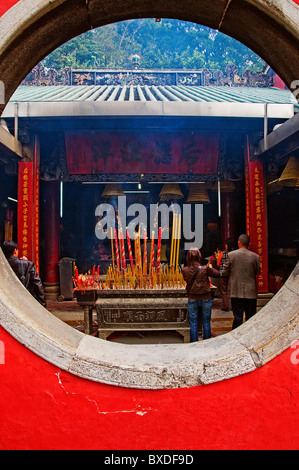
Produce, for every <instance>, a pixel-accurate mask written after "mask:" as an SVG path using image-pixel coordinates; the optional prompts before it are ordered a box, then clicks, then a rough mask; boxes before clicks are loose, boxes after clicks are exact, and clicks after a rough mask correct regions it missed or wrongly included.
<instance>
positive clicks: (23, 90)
mask: <svg viewBox="0 0 299 470" xmlns="http://www.w3.org/2000/svg"><path fill="white" fill-rule="evenodd" d="M10 101H11V102H75V101H87V102H103V101H107V102H111V101H114V102H123V101H126V102H130V101H133V102H146V101H160V102H161V101H162V102H165V101H167V102H169V101H172V102H228V103H273V104H294V105H296V104H298V103H297V101H296V99H295V97H294V95H293V94H292V93H291V92H290V91H288V90H280V89H277V88H250V87H226V86H223V87H222V86H220V87H219V86H217V87H216V86H182V85H178V86H174V85H172V86H128V87H127V86H113V85H111V86H107V85H104V86H101V85H99V86H90V85H89V86H20V87H19V88H18V89H17V90H16V91H15V93H14V94H13V96H12V97H11V100H10Z"/></svg>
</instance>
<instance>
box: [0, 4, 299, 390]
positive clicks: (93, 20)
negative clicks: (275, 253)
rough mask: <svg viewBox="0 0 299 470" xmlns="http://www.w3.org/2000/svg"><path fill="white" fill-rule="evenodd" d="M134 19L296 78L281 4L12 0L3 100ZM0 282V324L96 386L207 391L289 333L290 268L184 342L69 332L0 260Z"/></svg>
mask: <svg viewBox="0 0 299 470" xmlns="http://www.w3.org/2000/svg"><path fill="white" fill-rule="evenodd" d="M141 17H153V18H155V17H158V18H161V17H162V18H163V17H164V18H179V19H182V20H186V21H192V22H197V23H200V24H204V25H207V26H210V27H212V28H214V29H218V30H219V31H221V32H224V33H226V34H228V35H230V36H232V37H234V38H236V39H238V40H239V41H241V42H242V43H244V44H245V45H246V46H248V47H250V48H251V49H252V50H254V51H255V52H256V53H257V54H259V55H260V56H261V57H263V59H264V60H266V61H267V63H268V64H269V65H270V66H271V67H272V68H273V69H274V70H275V71H276V72H277V73H278V75H279V76H280V77H281V78H282V79H283V80H284V81H285V82H286V83H287V85H288V86H289V87H291V84H292V82H293V81H295V80H296V79H299V61H298V50H299V27H298V25H299V8H298V7H297V6H296V5H295V4H294V3H293V2H292V1H291V0H215V1H214V2H210V0H202V1H201V2H200V3H198V1H197V0H184V1H181V2H178V1H177V0H165V1H164V2H163V4H161V2H158V1H156V2H153V1H150V0H134V1H132V0H114V1H113V2H112V1H110V0H102V1H98V0H88V1H86V0H53V1H51V2H49V1H48V0H20V1H19V2H18V3H17V4H16V5H15V6H14V7H12V8H11V9H10V10H9V11H8V12H7V13H6V14H4V15H3V17H2V18H0V34H1V39H0V54H1V62H0V80H1V81H2V82H3V84H4V86H5V95H6V96H5V100H6V102H7V101H8V100H9V98H10V96H11V95H12V93H13V92H14V91H15V89H16V88H17V87H18V85H19V84H20V83H21V81H22V80H23V78H25V77H26V75H27V74H28V73H29V72H30V70H31V69H32V68H33V67H34V66H35V65H36V64H37V63H38V62H39V61H40V60H41V59H43V58H44V57H45V56H46V55H47V54H49V53H50V52H51V51H52V50H54V49H55V48H56V47H58V46H59V45H61V44H63V43H64V42H66V41H67V40H69V39H71V38H72V37H74V36H77V35H78V34H81V33H83V32H85V31H87V30H89V29H91V28H92V27H98V26H102V25H104V24H108V23H113V22H116V21H121V20H126V19H133V18H141ZM4 107H5V104H2V105H1V108H0V109H1V110H3V108H4ZM0 279H1V282H0V324H1V326H2V327H3V328H4V329H6V330H7V331H8V332H9V333H10V334H11V335H12V336H13V337H14V338H15V339H17V340H18V341H19V342H20V343H22V344H24V345H25V346H26V347H27V348H29V349H30V350H32V351H33V352H34V353H36V354H37V355H38V356H40V357H42V358H43V359H45V360H47V361H49V362H50V363H52V364H54V365H56V366H57V367H59V368H61V369H63V370H66V371H68V372H70V373H72V374H75V375H77V376H79V377H83V378H85V379H89V380H93V381H96V382H102V383H107V384H113V385H119V386H123V387H132V388H144V389H161V388H178V387H190V386H195V385H203V384H210V383H213V382H217V381H219V380H224V379H229V378H231V377H235V376H238V375H241V374H245V373H247V372H251V371H254V370H255V369H256V368H258V367H261V366H262V365H264V364H265V363H267V362H268V361H270V360H271V359H272V358H274V357H275V356H277V355H278V354H280V353H281V352H282V351H284V350H285V349H287V348H288V347H290V346H291V345H292V344H293V343H294V342H295V341H296V340H297V339H298V336H299V334H298V333H299V315H298V313H299V310H298V305H299V287H298V285H299V263H298V264H297V266H296V268H295V269H294V271H293V273H292V274H291V276H290V278H289V279H288V280H287V282H286V283H285V285H284V286H283V287H282V289H281V290H280V291H279V292H278V293H277V294H276V295H275V296H274V297H273V299H272V300H271V301H270V302H269V303H268V304H267V305H266V306H265V307H264V308H263V309H262V310H260V312H258V313H257V314H256V315H255V316H254V317H253V318H252V319H251V320H249V321H248V322H246V323H245V324H243V325H242V326H241V327H239V328H238V329H236V330H233V331H231V332H230V333H227V334H225V335H223V336H220V337H217V338H212V339H210V340H207V341H203V342H198V343H192V344H184V345H181V344H179V345H173V344H171V345H170V344H169V345H160V344H159V345H146V346H133V345H129V346H128V345H122V344H115V343H109V342H107V341H103V340H100V339H98V338H94V337H92V336H87V335H84V334H82V333H79V332H78V331H76V330H74V329H73V328H71V327H70V326H68V325H65V324H64V323H62V322H61V321H60V320H58V319H57V318H55V317H54V316H53V315H52V314H50V313H49V312H48V311H47V310H46V309H44V308H43V307H41V306H40V305H39V304H38V302H36V301H35V300H34V299H33V298H32V296H31V295H30V294H29V293H28V292H27V291H26V289H25V288H24V287H23V285H22V284H21V283H20V282H19V280H18V279H17V278H16V276H15V275H14V273H13V272H12V270H11V268H10V267H9V265H8V263H7V261H6V260H5V258H4V257H3V254H2V253H0Z"/></svg>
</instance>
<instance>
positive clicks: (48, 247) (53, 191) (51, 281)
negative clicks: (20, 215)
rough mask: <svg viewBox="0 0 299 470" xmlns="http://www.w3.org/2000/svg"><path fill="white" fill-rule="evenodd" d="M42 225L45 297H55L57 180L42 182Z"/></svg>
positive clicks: (56, 277)
mask: <svg viewBox="0 0 299 470" xmlns="http://www.w3.org/2000/svg"><path fill="white" fill-rule="evenodd" d="M43 198H44V204H43V214H41V216H42V217H43V226H44V233H45V256H44V280H45V294H46V299H47V300H50V299H57V296H58V295H59V271H58V263H59V256H60V250H59V244H60V243H59V215H60V214H59V201H60V185H59V181H47V182H45V183H44V184H43Z"/></svg>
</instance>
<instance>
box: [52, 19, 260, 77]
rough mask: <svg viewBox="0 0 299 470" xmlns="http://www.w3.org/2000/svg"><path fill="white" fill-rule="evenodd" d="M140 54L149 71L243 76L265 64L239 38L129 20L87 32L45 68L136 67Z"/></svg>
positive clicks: (174, 24)
mask: <svg viewBox="0 0 299 470" xmlns="http://www.w3.org/2000/svg"><path fill="white" fill-rule="evenodd" d="M133 54H138V55H139V56H140V57H141V59H140V67H141V68H145V69H164V70H165V69H185V70H190V69H202V68H207V69H214V70H215V69H220V70H223V69H225V67H226V66H227V65H230V64H234V65H236V66H237V67H238V70H239V73H243V72H245V70H251V71H253V72H254V71H258V70H259V71H260V70H262V68H263V67H264V65H265V63H264V61H263V60H262V59H261V58H260V57H258V56H257V55H256V54H255V53H254V52H252V51H251V50H250V49H248V48H247V47H246V46H244V45H243V44H241V43H239V42H238V41H236V40H235V39H233V38H231V37H229V36H226V35H224V34H222V33H219V32H218V31H215V30H213V29H210V28H208V27H205V26H201V25H198V24H193V23H188V22H185V21H177V20H168V19H164V20H162V21H161V23H158V22H156V21H155V20H154V19H139V20H130V21H124V22H120V23H115V24H111V25H107V26H103V27H101V28H98V29H95V30H92V31H88V32H87V33H85V34H83V35H81V36H79V37H76V38H74V39H72V40H71V41H69V42H67V43H66V44H64V45H63V46H61V47H60V48H58V49H56V50H55V51H54V52H52V53H51V54H50V55H49V56H48V57H46V58H45V59H44V61H43V63H44V65H45V66H46V67H50V68H52V67H53V68H56V69H63V68H65V67H72V68H85V69H93V68H100V67H104V68H110V69H111V68H118V69H120V68H132V67H133V64H132V60H131V57H132V55H133Z"/></svg>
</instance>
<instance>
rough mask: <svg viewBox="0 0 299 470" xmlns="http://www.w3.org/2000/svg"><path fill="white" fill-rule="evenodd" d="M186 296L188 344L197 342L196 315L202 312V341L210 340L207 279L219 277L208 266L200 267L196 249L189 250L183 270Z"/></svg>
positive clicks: (210, 294) (208, 281)
mask: <svg viewBox="0 0 299 470" xmlns="http://www.w3.org/2000/svg"><path fill="white" fill-rule="evenodd" d="M182 272H183V277H184V280H185V281H186V291H187V294H188V313H189V321H190V342H191V343H193V342H195V341H198V313H199V309H200V308H201V310H202V327H203V339H208V338H211V313H212V302H213V298H212V291H211V287H210V279H209V277H210V276H211V277H219V271H217V270H216V269H214V268H212V266H211V265H210V264H209V265H207V266H203V265H202V256H201V253H200V251H199V249H198V248H191V249H190V250H189V251H188V254H187V266H186V267H185V268H183V271H182Z"/></svg>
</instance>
